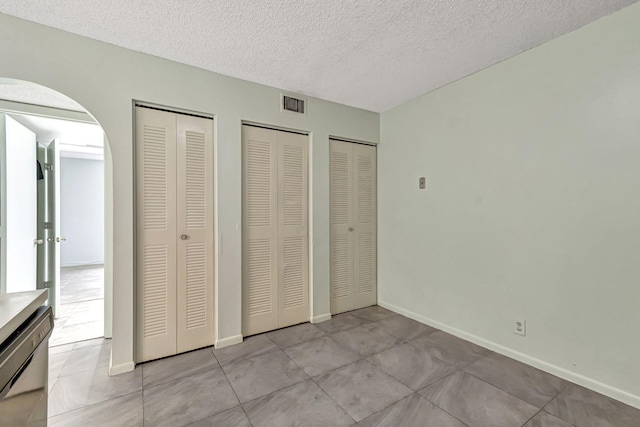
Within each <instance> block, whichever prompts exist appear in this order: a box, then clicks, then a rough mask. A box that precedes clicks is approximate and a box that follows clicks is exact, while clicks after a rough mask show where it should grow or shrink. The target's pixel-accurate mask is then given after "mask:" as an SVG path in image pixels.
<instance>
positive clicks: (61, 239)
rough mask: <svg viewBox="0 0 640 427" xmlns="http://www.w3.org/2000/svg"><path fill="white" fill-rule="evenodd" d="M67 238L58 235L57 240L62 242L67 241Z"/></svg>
mask: <svg viewBox="0 0 640 427" xmlns="http://www.w3.org/2000/svg"><path fill="white" fill-rule="evenodd" d="M66 241H67V238H66V237H64V236H62V237H56V242H58V243H60V242H66Z"/></svg>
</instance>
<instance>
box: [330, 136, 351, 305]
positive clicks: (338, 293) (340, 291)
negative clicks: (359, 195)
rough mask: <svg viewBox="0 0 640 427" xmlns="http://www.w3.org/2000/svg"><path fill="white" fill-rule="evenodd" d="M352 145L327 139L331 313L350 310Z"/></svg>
mask: <svg viewBox="0 0 640 427" xmlns="http://www.w3.org/2000/svg"><path fill="white" fill-rule="evenodd" d="M352 145H353V144H350V143H348V142H343V141H334V140H331V141H329V151H330V159H329V169H330V177H329V179H330V209H329V213H330V215H329V216H330V219H329V221H330V227H329V228H330V231H329V232H330V242H331V248H330V258H331V313H333V314H337V313H342V312H345V311H349V310H353V308H354V307H355V301H354V294H353V289H352V288H353V285H352V284H353V264H354V260H353V233H352V232H351V231H350V228H353V227H352V224H351V219H352V217H353V203H352V200H353V193H354V191H353V177H352V170H351V169H352V168H351V164H352V158H353V148H352Z"/></svg>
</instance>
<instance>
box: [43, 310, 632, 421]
mask: <svg viewBox="0 0 640 427" xmlns="http://www.w3.org/2000/svg"><path fill="white" fill-rule="evenodd" d="M109 352H110V341H108V340H103V339H98V340H91V341H85V342H82V343H76V344H70V345H66V346H58V347H52V348H51V349H50V354H51V356H50V389H51V393H50V396H49V415H50V418H49V425H50V426H81V425H91V426H96V427H97V426H142V425H144V426H186V425H190V426H199V427H205V426H233V427H237V426H278V427H282V426H291V425H297V426H348V425H358V426H393V427H397V426H435V427H449V426H451V427H454V426H455V427H463V426H491V427H501V426H505V427H510V426H514V427H516V426H517V427H520V426H526V427H539V426H550V427H568V426H579V427H591V426H615V427H638V426H640V410H638V409H634V408H632V407H630V406H627V405H624V404H622V403H620V402H617V401H615V400H612V399H610V398H608V397H605V396H602V395H600V394H597V393H595V392H592V391H589V390H587V389H584V388H582V387H579V386H577V385H574V384H571V383H568V382H566V381H564V380H562V379H559V378H557V377H554V376H552V375H549V374H547V373H544V372H542V371H539V370H537V369H534V368H532V367H529V366H527V365H524V364H521V363H519V362H517V361H514V360H512V359H509V358H506V357H504V356H501V355H498V354H496V353H493V352H491V351H489V350H486V349H483V348H481V347H478V346H476V345H474V344H471V343H469V342H466V341H463V340H460V339H458V338H455V337H453V336H451V335H449V334H446V333H444V332H442V331H438V330H436V329H433V328H430V327H428V326H425V325H422V324H419V323H417V322H414V321H413V320H410V319H407V318H406V317H403V316H400V315H397V314H394V313H392V312H390V311H387V310H385V309H382V308H380V307H370V308H366V309H362V310H357V311H353V312H350V313H346V314H341V315H338V316H334V317H333V318H332V319H331V320H329V321H327V322H323V323H319V324H317V325H311V324H302V325H298V326H293V327H290V328H286V329H282V330H279V331H274V332H270V333H266V334H262V335H257V336H253V337H250V338H248V339H246V340H245V341H244V342H243V343H242V344H238V345H236V346H231V347H227V348H223V349H219V350H216V349H213V348H205V349H202V350H197V351H193V352H190V353H186V354H182V355H178V356H174V357H170V358H166V359H162V360H158V361H153V362H149V363H144V364H142V365H139V366H137V367H136V369H135V370H134V371H133V372H129V373H126V374H123V375H119V376H116V377H109V376H108V375H107V364H108V361H109Z"/></svg>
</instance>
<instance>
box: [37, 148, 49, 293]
mask: <svg viewBox="0 0 640 427" xmlns="http://www.w3.org/2000/svg"><path fill="white" fill-rule="evenodd" d="M36 157H37V159H38V165H37V170H36V175H37V184H36V185H37V196H38V214H37V218H38V224H37V232H38V236H37V237H36V241H35V244H36V245H37V248H38V249H37V250H38V269H37V273H36V278H37V282H36V283H37V288H38V289H43V288H45V287H46V286H47V284H46V281H47V245H46V244H45V242H46V241H47V230H46V229H45V228H44V227H45V223H46V221H47V183H46V180H45V177H44V175H45V169H44V167H45V165H46V164H47V147H46V146H44V145H42V144H40V143H38V144H37V152H36Z"/></svg>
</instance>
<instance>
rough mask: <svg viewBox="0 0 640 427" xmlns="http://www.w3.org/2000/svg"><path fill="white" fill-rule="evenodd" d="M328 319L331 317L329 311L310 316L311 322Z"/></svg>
mask: <svg viewBox="0 0 640 427" xmlns="http://www.w3.org/2000/svg"><path fill="white" fill-rule="evenodd" d="M330 319H331V313H325V314H321V315H319V316H313V317H312V318H311V323H320V322H324V321H326V320H330Z"/></svg>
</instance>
